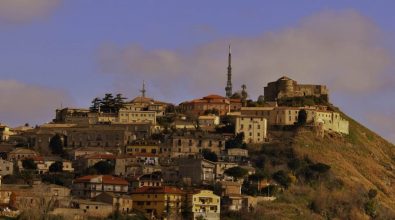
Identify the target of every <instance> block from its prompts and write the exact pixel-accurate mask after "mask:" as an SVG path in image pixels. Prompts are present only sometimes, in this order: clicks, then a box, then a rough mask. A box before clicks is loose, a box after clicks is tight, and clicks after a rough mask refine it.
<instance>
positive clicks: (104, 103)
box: [100, 93, 115, 113]
mask: <svg viewBox="0 0 395 220" xmlns="http://www.w3.org/2000/svg"><path fill="white" fill-rule="evenodd" d="M100 104H101V109H100V110H101V111H102V112H105V113H111V112H113V110H114V106H115V101H114V96H113V95H112V94H111V93H106V94H104V98H103V99H102V100H101V103H100Z"/></svg>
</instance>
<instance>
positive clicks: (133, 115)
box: [116, 109, 156, 125]
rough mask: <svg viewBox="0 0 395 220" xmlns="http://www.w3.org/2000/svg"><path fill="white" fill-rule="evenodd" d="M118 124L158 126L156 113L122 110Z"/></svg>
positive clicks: (117, 120)
mask: <svg viewBox="0 0 395 220" xmlns="http://www.w3.org/2000/svg"><path fill="white" fill-rule="evenodd" d="M116 123H122V124H125V123H150V124H152V125H156V112H155V111H133V110H128V109H120V110H119V113H118V118H117V119H116Z"/></svg>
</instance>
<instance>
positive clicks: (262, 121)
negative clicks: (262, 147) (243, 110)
mask: <svg viewBox="0 0 395 220" xmlns="http://www.w3.org/2000/svg"><path fill="white" fill-rule="evenodd" d="M241 132H243V133H244V142H246V143H254V144H256V143H263V142H264V141H265V139H266V134H267V120H266V118H265V117H263V116H255V115H240V116H237V117H236V123H235V134H238V133H241Z"/></svg>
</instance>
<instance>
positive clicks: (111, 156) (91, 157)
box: [85, 154, 115, 159]
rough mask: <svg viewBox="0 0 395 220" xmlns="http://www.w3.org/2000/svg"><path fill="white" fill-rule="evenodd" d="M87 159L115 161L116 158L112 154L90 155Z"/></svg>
mask: <svg viewBox="0 0 395 220" xmlns="http://www.w3.org/2000/svg"><path fill="white" fill-rule="evenodd" d="M85 158H86V159H115V156H114V155H112V154H88V155H86V157H85Z"/></svg>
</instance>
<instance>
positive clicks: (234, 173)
mask: <svg viewBox="0 0 395 220" xmlns="http://www.w3.org/2000/svg"><path fill="white" fill-rule="evenodd" d="M224 173H225V174H226V175H228V176H231V177H233V178H235V179H236V180H238V179H240V178H243V177H244V176H246V175H247V174H248V171H247V170H246V169H243V168H241V167H239V166H237V167H231V168H229V169H227V170H225V172H224Z"/></svg>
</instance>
